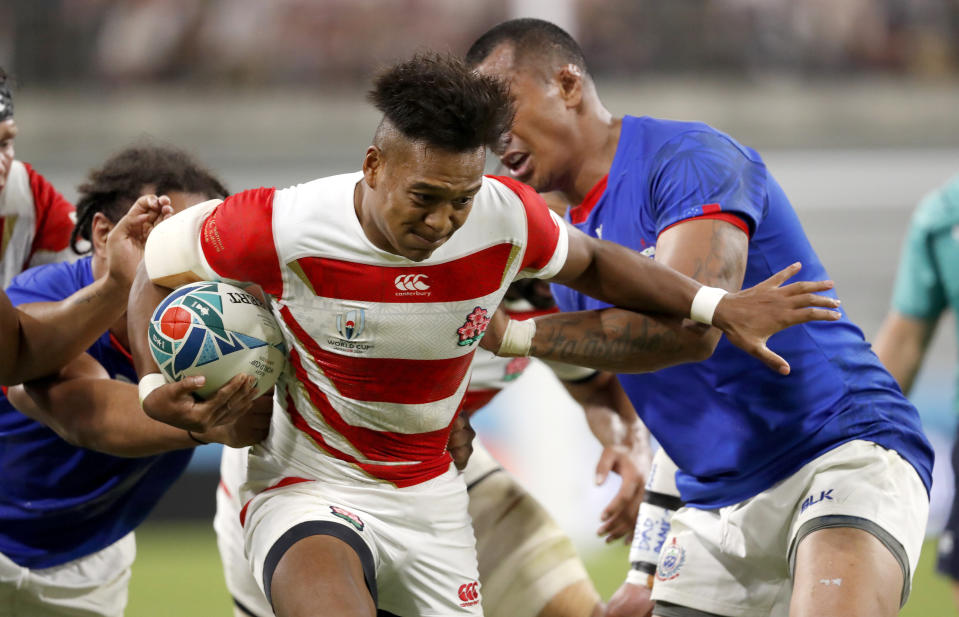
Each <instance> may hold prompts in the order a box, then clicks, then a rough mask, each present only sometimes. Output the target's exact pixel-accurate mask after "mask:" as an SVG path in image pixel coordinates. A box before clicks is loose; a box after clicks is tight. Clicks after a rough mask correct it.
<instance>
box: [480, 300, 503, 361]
mask: <svg viewBox="0 0 959 617" xmlns="http://www.w3.org/2000/svg"><path fill="white" fill-rule="evenodd" d="M508 325H509V316H508V315H507V314H506V311H504V310H503V309H502V308H498V309H496V312H495V313H493V316H492V317H491V318H490V320H489V323H488V324H486V331H485V332H484V333H483V338H481V339H480V347H482V348H483V349H485V350H487V351H491V352H493V353H497V352H498V351H499V348H500V346H501V345H502V344H503V334H505V333H506V326H508Z"/></svg>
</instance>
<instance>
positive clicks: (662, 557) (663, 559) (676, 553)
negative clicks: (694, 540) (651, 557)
mask: <svg viewBox="0 0 959 617" xmlns="http://www.w3.org/2000/svg"><path fill="white" fill-rule="evenodd" d="M684 563H686V549H684V548H683V547H681V546H680V545H679V543H678V542H676V538H673V541H672V542H670V543H669V544H667V545H666V546H664V547H663V550H662V551H661V552H660V553H659V565H657V566H656V579H657V580H660V581H671V580H673V579H674V578H676V577H677V576H679V570H680V568H682V567H683V564H684Z"/></svg>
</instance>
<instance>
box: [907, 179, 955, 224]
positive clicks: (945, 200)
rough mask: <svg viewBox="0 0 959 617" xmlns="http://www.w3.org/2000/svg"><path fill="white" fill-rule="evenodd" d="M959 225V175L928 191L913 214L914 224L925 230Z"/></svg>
mask: <svg viewBox="0 0 959 617" xmlns="http://www.w3.org/2000/svg"><path fill="white" fill-rule="evenodd" d="M955 225H959V175H956V176H954V177H953V178H952V179H951V180H950V181H949V182H947V183H946V184H944V185H943V186H941V187H939V188H937V189H935V190H934V191H932V192H930V193H928V194H927V195H926V196H925V197H923V198H922V200H921V201H920V202H919V205H918V206H917V207H916V211H915V212H914V213H913V216H912V226H913V228H915V229H918V230H920V231H925V232H935V231H938V230H941V229H952V227H954V226H955Z"/></svg>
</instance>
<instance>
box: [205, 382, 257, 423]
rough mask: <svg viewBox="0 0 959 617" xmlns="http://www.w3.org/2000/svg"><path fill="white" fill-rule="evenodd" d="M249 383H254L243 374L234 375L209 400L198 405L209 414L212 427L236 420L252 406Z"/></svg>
mask: <svg viewBox="0 0 959 617" xmlns="http://www.w3.org/2000/svg"><path fill="white" fill-rule="evenodd" d="M251 383H255V379H254V378H253V377H251V376H249V375H243V374H240V375H235V376H234V377H233V379H231V380H230V381H228V382H226V383H225V384H224V385H223V386H221V387H220V389H219V390H217V391H216V394H214V395H213V396H212V397H211V398H210V399H209V400H207V401H206V402H205V403H201V404H200V406H201V407H203V408H204V410H205V411H206V412H207V413H209V414H210V416H211V422H212V426H219V425H221V424H226V423H228V422H232V421H234V420H236V419H237V418H238V417H240V416H241V415H242V414H243V412H245V411H246V410H247V409H248V408H249V407H250V405H252V404H253V397H252V396H250V394H251V390H250V389H251ZM244 403H246V404H244Z"/></svg>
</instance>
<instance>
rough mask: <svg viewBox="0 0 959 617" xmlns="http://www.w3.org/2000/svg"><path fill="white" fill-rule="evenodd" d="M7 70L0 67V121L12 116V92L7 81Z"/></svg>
mask: <svg viewBox="0 0 959 617" xmlns="http://www.w3.org/2000/svg"><path fill="white" fill-rule="evenodd" d="M7 81H8V78H7V72H6V71H4V70H3V67H0V122H6V121H7V120H9V119H10V118H12V117H13V92H11V91H10V84H8V83H7Z"/></svg>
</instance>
